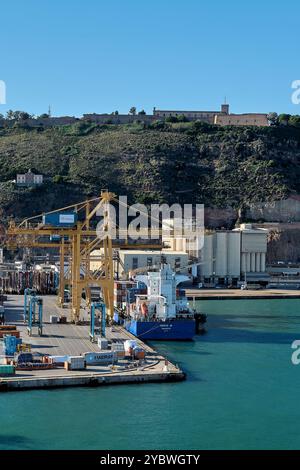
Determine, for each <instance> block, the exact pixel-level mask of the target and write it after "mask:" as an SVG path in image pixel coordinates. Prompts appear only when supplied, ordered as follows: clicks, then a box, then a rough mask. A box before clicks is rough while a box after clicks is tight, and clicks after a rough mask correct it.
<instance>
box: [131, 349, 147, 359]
mask: <svg viewBox="0 0 300 470" xmlns="http://www.w3.org/2000/svg"><path fill="white" fill-rule="evenodd" d="M133 355H134V358H135V359H145V355H146V353H145V350H144V349H142V348H140V347H136V348H133Z"/></svg>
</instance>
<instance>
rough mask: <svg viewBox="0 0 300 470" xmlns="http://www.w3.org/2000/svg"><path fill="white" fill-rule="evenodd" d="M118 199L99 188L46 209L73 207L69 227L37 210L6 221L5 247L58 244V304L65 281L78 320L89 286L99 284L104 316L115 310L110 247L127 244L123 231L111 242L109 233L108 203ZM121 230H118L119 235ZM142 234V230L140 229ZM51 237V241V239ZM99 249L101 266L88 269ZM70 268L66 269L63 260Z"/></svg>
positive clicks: (74, 316) (56, 211)
mask: <svg viewBox="0 0 300 470" xmlns="http://www.w3.org/2000/svg"><path fill="white" fill-rule="evenodd" d="M112 202H115V203H118V202H119V201H118V199H117V197H116V195H115V194H114V193H112V192H109V191H108V190H102V191H101V194H100V196H99V197H95V198H93V199H89V200H86V201H83V202H79V203H76V204H72V205H70V206H67V207H63V208H60V209H56V210H54V211H51V212H48V213H47V215H49V214H55V213H58V214H59V213H62V212H65V211H74V213H76V214H77V217H78V218H77V221H76V223H74V225H72V226H70V227H62V226H56V225H55V226H54V225H51V224H44V223H43V216H45V214H39V215H37V216H33V217H30V218H27V219H25V220H23V221H22V222H21V223H20V224H18V225H17V224H16V223H15V222H14V221H11V222H10V223H9V227H8V229H7V232H6V247H7V248H8V249H18V248H57V249H59V254H60V283H59V295H58V300H59V304H60V305H62V304H63V303H64V291H65V287H66V285H69V286H70V287H71V320H72V321H73V322H74V323H78V322H79V321H80V310H81V299H82V293H83V292H85V294H86V300H87V305H88V306H89V305H90V304H91V288H92V287H100V289H101V291H102V296H103V301H104V304H105V306H106V311H107V317H108V318H109V319H112V318H113V313H114V272H113V247H114V246H116V247H119V248H121V247H122V246H126V247H128V246H129V244H128V240H126V239H125V238H126V234H125V231H124V242H123V245H122V243H119V242H118V243H116V242H114V245H113V240H112V237H111V235H110V228H111V223H112V222H111V214H110V207H111V206H110V204H111V203H112ZM100 210H101V214H102V217H103V221H102V225H101V236H99V231H97V229H96V227H95V225H96V221H95V218H96V216H97V214H98V213H99V212H98V211H100ZM158 231H159V230H158ZM122 236H123V234H122V233H121V231H120V234H119V238H121V237H122ZM141 236H142V233H141ZM51 240H52V241H51ZM130 248H133V249H140V248H145V249H147V248H148V249H153V248H156V249H160V245H159V244H139V243H135V244H134V245H130ZM95 249H101V261H100V267H99V269H98V270H97V271H96V272H93V271H91V269H90V258H91V252H92V251H93V250H95ZM66 261H67V264H68V265H69V268H68V269H67V270H65V262H66Z"/></svg>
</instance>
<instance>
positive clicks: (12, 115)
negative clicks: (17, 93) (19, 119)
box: [6, 109, 14, 120]
mask: <svg viewBox="0 0 300 470" xmlns="http://www.w3.org/2000/svg"><path fill="white" fill-rule="evenodd" d="M6 119H9V120H11V119H14V112H13V110H12V109H9V110H8V111H7V113H6Z"/></svg>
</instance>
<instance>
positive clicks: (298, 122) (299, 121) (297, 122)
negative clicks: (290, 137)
mask: <svg viewBox="0 0 300 470" xmlns="http://www.w3.org/2000/svg"><path fill="white" fill-rule="evenodd" d="M289 124H290V125H291V126H294V127H300V116H299V115H297V114H296V115H295V116H291V117H290V119H289Z"/></svg>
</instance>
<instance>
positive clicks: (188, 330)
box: [125, 319, 196, 341]
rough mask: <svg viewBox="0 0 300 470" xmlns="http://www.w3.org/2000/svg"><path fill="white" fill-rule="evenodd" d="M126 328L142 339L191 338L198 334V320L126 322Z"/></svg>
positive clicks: (174, 339)
mask: <svg viewBox="0 0 300 470" xmlns="http://www.w3.org/2000/svg"><path fill="white" fill-rule="evenodd" d="M125 328H126V330H127V331H129V332H130V333H132V334H133V335H134V336H137V337H138V338H141V339H142V340H165V341H167V340H173V341H176V340H177V341H178V340H191V339H193V337H194V336H195V334H196V322H195V320H193V319H189V320H178V319H176V320H175V319H174V320H167V321H136V320H129V321H127V322H125Z"/></svg>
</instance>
